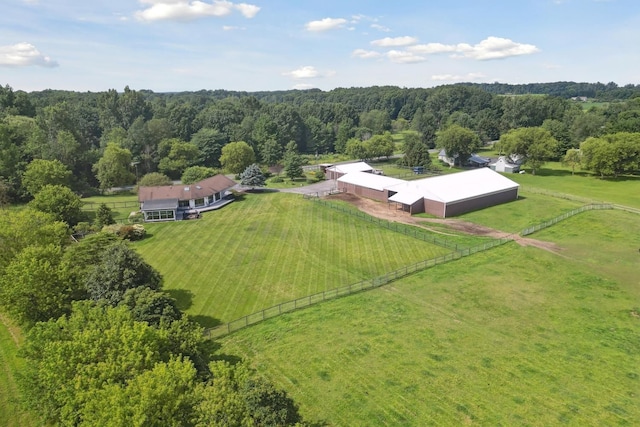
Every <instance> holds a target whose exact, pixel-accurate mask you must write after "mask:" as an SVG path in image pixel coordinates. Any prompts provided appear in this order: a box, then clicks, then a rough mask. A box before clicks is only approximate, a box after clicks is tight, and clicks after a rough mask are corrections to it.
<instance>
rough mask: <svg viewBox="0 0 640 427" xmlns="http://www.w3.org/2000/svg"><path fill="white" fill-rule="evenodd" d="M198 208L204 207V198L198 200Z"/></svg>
mask: <svg viewBox="0 0 640 427" xmlns="http://www.w3.org/2000/svg"><path fill="white" fill-rule="evenodd" d="M195 202H196V207H198V206H204V197H203V198H202V199H196V200H195Z"/></svg>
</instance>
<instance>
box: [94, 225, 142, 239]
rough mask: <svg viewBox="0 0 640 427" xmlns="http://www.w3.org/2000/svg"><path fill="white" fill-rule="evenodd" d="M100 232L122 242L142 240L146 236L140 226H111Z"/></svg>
mask: <svg viewBox="0 0 640 427" xmlns="http://www.w3.org/2000/svg"><path fill="white" fill-rule="evenodd" d="M102 231H104V232H107V233H113V234H115V235H116V236H118V237H119V238H121V239H123V240H131V241H134V240H142V239H144V236H145V235H146V234H147V230H145V228H144V226H143V225H142V224H133V225H128V224H111V225H107V226H105V227H103V228H102Z"/></svg>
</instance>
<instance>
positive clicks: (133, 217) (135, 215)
mask: <svg viewBox="0 0 640 427" xmlns="http://www.w3.org/2000/svg"><path fill="white" fill-rule="evenodd" d="M127 220H128V221H129V223H131V224H139V223H141V222H144V214H143V213H142V212H141V211H138V212H131V213H130V214H129V218H128V219H127Z"/></svg>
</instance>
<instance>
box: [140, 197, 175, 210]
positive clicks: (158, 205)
mask: <svg viewBox="0 0 640 427" xmlns="http://www.w3.org/2000/svg"><path fill="white" fill-rule="evenodd" d="M177 208H178V199H157V200H147V201H146V202H144V204H143V206H142V210H144V211H155V210H158V209H169V210H172V209H177Z"/></svg>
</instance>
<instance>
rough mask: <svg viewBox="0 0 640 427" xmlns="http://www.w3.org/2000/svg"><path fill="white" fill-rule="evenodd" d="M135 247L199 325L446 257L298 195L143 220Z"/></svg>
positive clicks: (260, 197)
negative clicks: (142, 235) (189, 217)
mask: <svg viewBox="0 0 640 427" xmlns="http://www.w3.org/2000/svg"><path fill="white" fill-rule="evenodd" d="M145 227H146V228H147V230H148V233H149V234H150V235H151V236H150V237H148V238H146V239H144V240H143V241H141V242H138V243H136V244H135V245H134V248H135V249H136V250H137V251H138V252H139V253H140V254H142V256H143V257H144V258H145V259H146V260H147V261H148V262H149V263H150V264H151V265H152V266H153V267H155V268H156V269H157V270H159V271H160V273H161V274H162V275H163V276H164V283H165V285H164V287H165V289H167V290H169V291H170V292H171V293H172V294H173V295H174V296H175V297H176V298H177V299H178V301H179V303H180V305H181V307H182V308H184V309H186V311H187V312H188V313H189V314H192V315H195V316H201V317H200V319H199V320H200V321H202V323H203V324H205V325H212V324H215V321H216V320H217V321H222V322H226V321H231V320H234V319H236V318H239V317H242V316H244V315H247V314H250V313H253V312H256V311H259V310H262V309H264V308H268V307H271V306H273V305H275V304H278V303H281V302H285V301H289V300H291V299H294V298H298V297H302V296H306V295H310V294H314V293H317V292H321V291H324V290H329V289H333V288H337V287H340V286H344V285H348V284H351V283H356V282H359V281H361V280H365V279H371V278H373V277H376V276H379V275H383V274H385V273H387V272H390V271H393V270H395V269H398V268H400V267H404V266H407V265H411V264H413V263H416V262H419V261H423V260H427V259H431V258H435V257H437V256H441V255H443V254H445V253H448V252H450V251H449V250H447V249H444V248H441V247H438V246H435V245H432V244H429V243H425V242H423V241H420V240H418V239H415V238H412V237H408V236H405V235H402V234H400V233H396V232H393V231H389V230H387V229H385V228H383V227H380V226H378V225H375V224H372V223H369V222H367V221H364V220H362V219H359V218H356V217H354V216H351V215H346V214H344V213H341V212H339V211H337V210H335V209H331V208H329V207H326V206H323V205H321V204H319V203H315V202H313V201H309V200H304V199H303V198H302V197H301V196H299V195H293V194H284V193H275V194H274V193H271V194H269V193H265V194H248V195H245V196H243V197H242V198H241V200H238V201H236V202H234V203H231V204H230V205H228V206H226V207H224V208H223V209H220V210H218V211H212V212H207V213H204V214H203V216H202V218H201V219H200V220H195V221H178V222H170V223H159V224H145Z"/></svg>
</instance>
